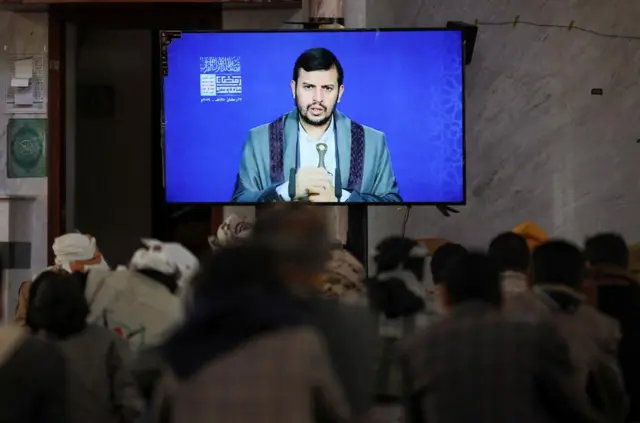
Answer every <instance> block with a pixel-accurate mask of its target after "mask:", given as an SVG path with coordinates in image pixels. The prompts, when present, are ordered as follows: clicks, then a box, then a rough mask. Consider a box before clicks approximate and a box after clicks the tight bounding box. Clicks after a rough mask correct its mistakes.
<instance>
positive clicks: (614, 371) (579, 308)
mask: <svg viewBox="0 0 640 423" xmlns="http://www.w3.org/2000/svg"><path fill="white" fill-rule="evenodd" d="M584 274H585V261H584V257H583V255H582V253H581V252H580V250H578V248H577V247H575V246H573V245H571V244H569V243H567V242H564V241H549V242H546V243H544V244H542V245H540V246H538V247H537V248H536V249H535V250H534V251H533V257H532V271H531V275H532V282H533V289H532V290H531V291H527V292H524V293H522V294H520V295H518V296H514V297H511V298H510V299H509V301H508V302H507V312H509V313H511V314H514V315H529V316H535V317H539V318H543V319H544V318H548V319H550V320H551V321H552V322H553V324H554V325H556V327H557V328H558V330H559V332H560V334H561V335H562V336H563V337H564V338H565V339H566V341H567V343H568V345H569V348H570V351H571V360H572V362H573V364H574V365H575V367H576V372H575V377H574V379H575V385H576V389H577V390H579V391H582V392H583V394H584V395H585V396H588V399H587V401H588V403H590V404H591V411H592V412H593V414H594V416H595V417H598V418H600V419H601V420H602V421H607V422H623V421H624V418H625V417H626V413H627V400H626V395H625V391H624V385H623V381H622V377H621V373H620V369H619V366H618V362H617V349H618V342H619V340H620V332H619V328H618V324H617V323H616V322H615V321H614V320H613V319H610V318H609V317H607V316H605V315H603V314H601V313H600V312H598V311H597V310H596V309H595V308H593V307H591V306H590V305H588V304H586V302H585V300H584V297H583V296H582V295H581V293H580V289H581V284H582V281H583V278H584Z"/></svg>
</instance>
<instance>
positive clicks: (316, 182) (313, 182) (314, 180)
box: [294, 167, 338, 203]
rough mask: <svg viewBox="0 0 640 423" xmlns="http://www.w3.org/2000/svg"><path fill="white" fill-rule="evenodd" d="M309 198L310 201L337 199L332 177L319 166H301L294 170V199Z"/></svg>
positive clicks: (321, 201)
mask: <svg viewBox="0 0 640 423" xmlns="http://www.w3.org/2000/svg"><path fill="white" fill-rule="evenodd" d="M305 197H308V198H309V201H310V202H312V203H335V202H337V201H338V199H337V198H336V194H335V188H334V186H333V177H332V176H331V175H330V174H329V172H327V171H326V169H323V168H321V167H301V168H300V169H298V170H297V171H296V195H295V198H294V200H301V199H303V198H305Z"/></svg>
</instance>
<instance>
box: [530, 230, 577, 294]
mask: <svg viewBox="0 0 640 423" xmlns="http://www.w3.org/2000/svg"><path fill="white" fill-rule="evenodd" d="M531 268H532V269H531V270H532V272H531V274H532V277H533V283H534V284H538V285H541V284H551V285H565V286H568V287H571V288H579V287H580V285H581V283H582V279H583V277H584V271H585V262H584V256H583V254H582V252H581V251H580V250H579V249H578V247H576V246H575V245H573V244H570V243H568V242H566V241H558V240H556V241H549V242H545V243H544V244H542V245H540V246H538V247H537V248H536V249H535V250H533V256H532V259H531Z"/></svg>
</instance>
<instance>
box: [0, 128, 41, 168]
mask: <svg viewBox="0 0 640 423" xmlns="http://www.w3.org/2000/svg"><path fill="white" fill-rule="evenodd" d="M7 176H8V177H9V178H43V177H46V176H47V119H10V120H9V125H8V128H7Z"/></svg>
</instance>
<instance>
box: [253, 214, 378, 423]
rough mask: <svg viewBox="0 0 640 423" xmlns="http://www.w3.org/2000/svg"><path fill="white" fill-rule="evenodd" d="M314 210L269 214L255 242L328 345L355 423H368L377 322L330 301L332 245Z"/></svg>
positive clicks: (359, 308) (261, 222) (258, 226)
mask: <svg viewBox="0 0 640 423" xmlns="http://www.w3.org/2000/svg"><path fill="white" fill-rule="evenodd" d="M314 209H317V207H315V206H311V207H309V206H305V205H298V204H288V205H287V206H286V207H283V206H280V207H272V208H270V209H267V210H265V211H263V212H261V213H260V216H259V217H258V219H257V220H256V223H255V226H254V228H253V237H252V239H253V242H255V243H257V244H258V245H260V246H263V247H265V248H267V249H268V250H269V251H272V252H273V254H274V256H275V259H276V262H277V271H278V274H279V277H280V279H281V280H282V281H284V282H285V283H286V284H287V285H288V287H289V289H290V290H291V291H292V292H293V293H294V296H295V298H296V300H297V301H298V303H299V305H300V307H302V308H303V310H304V312H305V319H307V321H308V322H310V323H311V324H312V325H313V326H314V327H315V328H316V329H317V330H318V331H319V332H320V333H321V334H322V336H323V338H324V341H325V342H326V343H327V348H328V351H329V355H330V356H331V362H332V365H333V369H334V371H335V373H336V375H337V377H338V380H339V381H340V384H341V386H342V387H343V390H344V393H345V397H346V399H347V401H348V403H349V406H350V408H351V411H352V412H353V416H354V420H360V419H365V418H367V417H368V416H369V413H370V411H371V407H372V405H373V391H374V369H375V363H376V348H375V347H376V345H377V339H378V337H377V327H376V321H375V319H374V316H373V314H372V313H371V312H370V311H369V310H368V308H365V307H362V306H361V305H351V304H345V303H343V302H339V301H337V300H334V299H331V298H326V295H325V293H324V292H323V291H324V281H325V279H324V274H325V271H326V265H327V260H329V258H330V255H331V249H332V246H333V241H332V239H331V238H330V236H329V232H328V229H327V226H326V224H325V221H324V219H323V217H322V216H321V215H320V214H319V213H317V211H315V210H314Z"/></svg>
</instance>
